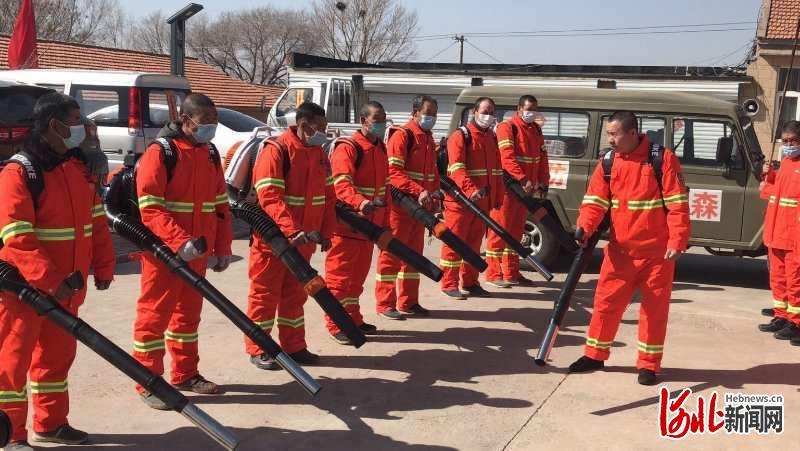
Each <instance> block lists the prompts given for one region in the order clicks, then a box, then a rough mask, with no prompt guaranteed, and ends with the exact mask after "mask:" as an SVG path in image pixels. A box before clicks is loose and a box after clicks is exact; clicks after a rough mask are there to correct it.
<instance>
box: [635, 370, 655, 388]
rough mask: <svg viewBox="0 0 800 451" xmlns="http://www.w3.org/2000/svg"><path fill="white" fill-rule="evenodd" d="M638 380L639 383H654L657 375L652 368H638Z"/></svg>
mask: <svg viewBox="0 0 800 451" xmlns="http://www.w3.org/2000/svg"><path fill="white" fill-rule="evenodd" d="M638 381H639V384H641V385H656V384H657V383H658V375H657V374H656V372H655V371H653V370H648V369H645V368H642V369H640V370H639V378H638Z"/></svg>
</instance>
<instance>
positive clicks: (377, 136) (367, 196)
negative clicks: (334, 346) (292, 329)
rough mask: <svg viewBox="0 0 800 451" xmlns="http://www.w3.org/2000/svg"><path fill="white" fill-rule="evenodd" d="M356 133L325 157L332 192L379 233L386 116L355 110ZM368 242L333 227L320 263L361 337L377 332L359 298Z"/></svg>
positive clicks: (338, 334)
mask: <svg viewBox="0 0 800 451" xmlns="http://www.w3.org/2000/svg"><path fill="white" fill-rule="evenodd" d="M360 119H361V129H360V130H358V131H356V132H355V133H353V136H352V137H349V138H340V139H338V140H337V141H335V142H334V143H333V149H332V150H331V151H330V155H329V158H330V162H331V172H332V176H333V189H334V191H335V193H336V199H337V200H338V201H340V202H343V203H344V204H345V205H347V206H348V207H350V208H351V209H353V210H354V211H356V212H358V213H360V214H362V215H364V216H365V217H366V218H367V219H369V220H370V221H372V222H373V223H375V224H377V225H378V226H380V227H384V226H385V225H386V222H387V221H386V216H387V212H386V209H385V208H384V207H386V184H387V176H388V174H387V172H388V168H387V160H386V148H385V146H384V145H383V137H384V135H385V134H386V111H385V110H384V109H383V105H381V104H380V103H378V102H375V101H371V102H367V103H366V104H364V106H363V107H362V108H361V115H360ZM372 247H373V244H372V242H371V241H370V240H369V239H368V238H367V237H365V236H364V235H361V234H360V233H358V232H356V231H355V230H353V229H351V228H350V227H349V226H348V225H347V224H345V223H343V222H339V223H338V224H337V225H336V228H335V230H334V232H333V238H331V249H330V250H329V251H328V255H327V256H326V258H325V284H326V285H327V286H328V288H329V289H330V290H331V293H333V295H334V296H336V299H339V302H341V303H342V306H343V307H344V309H345V310H346V311H347V313H349V314H350V317H351V318H353V322H354V323H355V324H356V325H357V326H358V327H359V328H360V329H361V330H362V331H363V332H364V333H365V334H371V333H375V332H376V331H377V330H378V329H377V328H376V327H375V326H373V325H372V324H367V323H365V322H364V318H363V317H362V316H361V311H360V308H359V296H361V293H362V292H363V291H364V281H365V280H366V279H367V275H368V274H369V269H370V264H371V263H372ZM325 326H326V327H327V329H328V333H330V335H331V337H332V338H333V340H334V341H336V342H337V343H339V344H342V345H351V344H352V343H351V342H350V339H349V338H347V335H345V334H344V332H342V331H341V330H339V328H338V327H337V326H336V324H335V323H334V322H333V321H332V320H331V319H330V317H328V316H327V315H326V316H325Z"/></svg>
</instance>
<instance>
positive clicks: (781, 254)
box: [767, 248, 789, 318]
mask: <svg viewBox="0 0 800 451" xmlns="http://www.w3.org/2000/svg"><path fill="white" fill-rule="evenodd" d="M788 255H789V251H786V250H783V249H774V248H769V253H768V255H767V258H768V259H769V286H770V289H771V291H772V299H773V300H774V302H773V305H772V309H773V315H774V316H775V317H776V318H786V317H787V316H788V313H787V312H786V308H787V307H788V303H787V302H788V299H789V291H788V288H787V279H786V276H787V264H786V263H787V262H786V258H787V256H788Z"/></svg>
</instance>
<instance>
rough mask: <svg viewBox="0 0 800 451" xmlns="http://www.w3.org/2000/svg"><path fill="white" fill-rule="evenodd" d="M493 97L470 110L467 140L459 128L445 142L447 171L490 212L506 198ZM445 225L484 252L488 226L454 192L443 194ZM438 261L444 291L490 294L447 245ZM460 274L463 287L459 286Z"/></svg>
mask: <svg viewBox="0 0 800 451" xmlns="http://www.w3.org/2000/svg"><path fill="white" fill-rule="evenodd" d="M495 121H496V118H495V105H494V101H493V100H492V99H490V98H488V97H481V98H479V99H478V100H477V101H476V102H475V105H474V107H473V110H472V120H470V121H469V124H468V125H467V126H466V128H467V131H468V132H469V136H470V138H469V141H470V142H469V143H467V140H466V139H465V136H464V134H463V133H462V131H461V130H456V131H455V132H454V133H453V134H452V135H451V136H450V139H448V141H447V156H448V166H447V172H448V174H449V175H450V177H451V178H452V179H453V180H454V181H455V182H456V184H457V185H458V187H459V188H460V189H461V190H462V191H463V192H464V194H465V195H466V196H467V197H469V198H470V199H471V200H472V201H473V202H475V203H477V205H478V206H479V207H480V208H481V209H482V210H483V211H485V212H486V213H490V212H491V210H492V209H494V208H499V207H500V204H501V202H502V200H503V195H504V192H505V188H504V185H503V170H502V168H501V166H500V154H499V152H498V150H497V137H496V136H495V134H494V130H493V129H492V128H493V127H494V125H495ZM444 220H445V224H446V225H447V226H448V227H449V228H450V230H452V231H453V233H455V234H456V235H458V237H459V238H461V239H462V240H464V242H466V243H467V244H468V245H469V246H470V247H472V249H474V250H475V251H476V252H479V251H480V247H481V242H482V241H483V236H484V235H485V234H486V226H485V225H484V223H483V222H481V220H480V219H479V218H478V217H477V216H475V215H474V214H472V213H471V212H470V211H468V210H467V209H466V208H464V207H463V206H462V205H461V204H459V203H458V201H456V200H455V199H454V198H452V197H451V196H449V195H448V196H446V197H445V202H444ZM440 265H441V266H442V271H443V272H444V276H443V277H442V281H441V287H442V293H443V294H445V295H446V296H449V297H451V298H454V299H465V298H466V296H475V297H489V296H490V294H489V292H487V291H486V290H484V289H483V287H481V286H480V284H478V271H477V270H476V269H475V268H473V267H472V266H470V265H469V264H467V263H464V262H462V261H461V257H459V255H458V254H457V253H456V252H455V251H453V250H452V249H450V247H448V246H444V245H443V246H442V256H441V261H440ZM459 279H460V281H461V287H462V288H463V291H461V290H459Z"/></svg>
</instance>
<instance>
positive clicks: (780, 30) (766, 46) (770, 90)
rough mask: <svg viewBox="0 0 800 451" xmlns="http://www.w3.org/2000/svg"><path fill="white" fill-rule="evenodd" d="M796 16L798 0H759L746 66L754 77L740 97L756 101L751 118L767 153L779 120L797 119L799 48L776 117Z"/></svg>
mask: <svg viewBox="0 0 800 451" xmlns="http://www.w3.org/2000/svg"><path fill="white" fill-rule="evenodd" d="M798 17H800V0H763V1H762V4H761V12H760V15H759V21H758V30H757V32H756V45H757V51H756V53H755V57H754V59H753V61H751V62H750V64H749V65H748V67H747V75H749V76H751V77H752V78H753V80H754V82H755V83H754V84H753V85H752V87H750V88H748V90H749V92H748V91H745V92H743V93H742V94H743V96H744V97H749V98H755V99H757V100H758V101H759V103H760V110H759V113H758V114H757V115H756V116H755V117H754V118H753V122H754V125H755V128H756V133H757V135H758V140H759V141H760V142H761V147H762V150H763V151H764V153H765V154H767V156H769V155H770V152H771V147H772V139H773V137H774V136H775V134H776V132H777V130H778V129H779V127H780V124H781V123H783V122H785V121H786V120H790V119H800V108H798V103H799V101H800V48H799V49H798V51H797V55H796V57H795V62H794V67H795V68H794V69H793V70H792V73H791V76H790V78H789V85H788V88H787V90H786V100H785V105H784V108H783V113H782V115H781V116H782V117H781V118H780V119H778V118H776V117H775V115H776V114H777V111H778V104H779V102H780V97H781V94H782V92H783V86H784V82H785V80H786V76H787V75H788V74H789V66H790V64H791V53H792V42H793V40H794V36H795V31H796V29H797V21H798Z"/></svg>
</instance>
